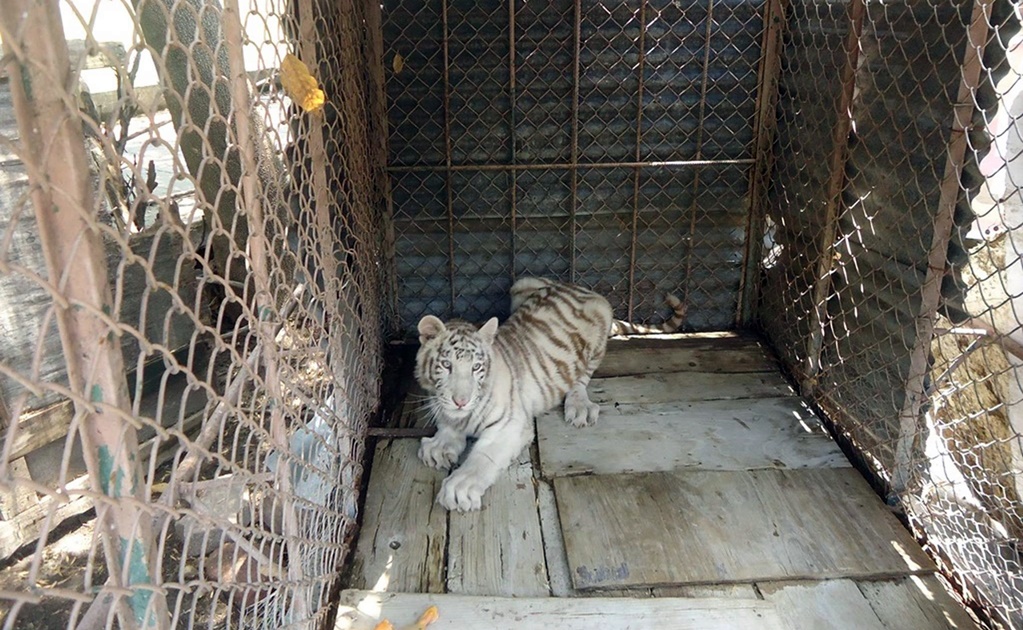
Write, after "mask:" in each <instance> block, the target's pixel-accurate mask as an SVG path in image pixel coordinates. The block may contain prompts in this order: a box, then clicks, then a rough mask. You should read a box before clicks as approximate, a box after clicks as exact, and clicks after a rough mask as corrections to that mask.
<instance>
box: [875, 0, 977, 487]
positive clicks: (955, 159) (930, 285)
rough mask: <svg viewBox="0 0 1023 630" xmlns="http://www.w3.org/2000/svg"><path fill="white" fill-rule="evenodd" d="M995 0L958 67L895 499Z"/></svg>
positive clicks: (911, 440)
mask: <svg viewBox="0 0 1023 630" xmlns="http://www.w3.org/2000/svg"><path fill="white" fill-rule="evenodd" d="M993 2H994V0H977V1H976V3H975V4H974V5H973V15H972V17H971V18H970V27H969V31H968V33H967V39H966V50H965V51H964V55H963V62H962V66H961V73H962V78H961V81H960V83H959V92H958V95H957V96H956V102H955V108H954V109H953V113H952V128H951V133H950V134H949V140H948V154H947V158H946V162H945V172H944V176H943V177H942V180H941V196H940V197H939V199H938V207H937V209H936V212H935V216H934V232H933V234H932V236H931V246H930V250H929V252H928V254H927V275H926V277H925V278H924V283H923V286H922V287H921V289H920V312H919V315H918V316H917V318H916V322H915V325H916V341H915V343H914V346H913V350H912V353H911V354H910V363H909V371H908V372H907V374H908V376H907V382H906V396H905V399H904V402H903V406H902V411H901V412H900V413H899V437H898V442H897V443H896V446H895V466H894V468H893V469H892V482H891V485H892V487H891V492H892V494H893V495H894V496H895V497H900V496H901V495H902V494H903V493H904V492H905V491H906V488H907V486H908V484H909V482H910V477H911V476H912V471H911V470H910V462H911V460H912V458H913V449H914V448H915V445H916V441H917V437H919V433H920V431H919V420H920V414H921V412H922V409H923V404H924V398H925V395H924V382H925V377H926V375H927V373H928V371H929V369H930V367H929V361H928V357H929V356H930V353H931V341H932V339H933V337H934V321H935V319H936V318H937V316H938V306H939V303H940V301H941V281H942V279H943V278H944V277H945V266H946V258H947V255H948V244H949V239H950V238H951V235H952V227H953V225H954V221H953V216H954V214H955V207H956V203H957V202H958V201H959V197H960V194H961V192H962V183H961V181H960V178H961V176H962V172H963V164H964V162H965V156H966V149H967V146H968V143H969V138H968V136H967V131H968V129H969V127H970V123H971V120H972V118H973V112H974V109H975V107H976V102H975V100H974V95H975V94H976V92H977V87H978V86H979V85H980V79H981V70H982V69H983V57H984V47H985V45H986V43H987V34H988V28H989V26H988V25H989V22H990V16H991V5H992V4H993Z"/></svg>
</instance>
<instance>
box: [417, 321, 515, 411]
mask: <svg viewBox="0 0 1023 630" xmlns="http://www.w3.org/2000/svg"><path fill="white" fill-rule="evenodd" d="M496 334H497V318H493V319H491V320H490V321H488V322H487V323H486V324H484V325H483V326H482V327H481V328H480V329H478V330H477V329H476V327H475V326H473V325H472V324H468V323H466V322H449V323H448V324H446V325H445V324H444V322H442V321H441V320H439V319H437V318H436V317H434V316H433V315H427V316H426V317H424V318H423V319H422V320H420V321H419V342H420V344H421V345H420V347H419V352H418V353H417V354H416V380H418V381H419V384H420V385H421V386H422V387H423V389H425V390H426V391H427V392H429V393H430V394H431V397H432V399H431V401H430V405H431V407H433V410H434V411H435V412H442V413H444V414H445V415H447V416H448V417H454V418H457V417H462V416H465V415H468V414H469V413H470V412H471V411H472V410H473V409H474V408H475V407H476V405H477V403H478V402H479V400H480V397H481V395H482V392H483V391H484V386H485V384H486V382H487V378H488V376H489V375H490V364H491V345H492V344H493V341H494V337H495V336H496Z"/></svg>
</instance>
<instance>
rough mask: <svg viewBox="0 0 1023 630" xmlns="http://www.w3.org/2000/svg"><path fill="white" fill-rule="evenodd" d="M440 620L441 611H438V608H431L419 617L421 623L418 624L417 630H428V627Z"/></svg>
mask: <svg viewBox="0 0 1023 630" xmlns="http://www.w3.org/2000/svg"><path fill="white" fill-rule="evenodd" d="M438 618H440V611H439V610H437V607H436V606H430V607H429V608H427V609H426V610H425V611H423V614H421V615H419V621H417V622H416V630H426V626H428V625H430V624H431V623H433V622H434V621H437V619H438Z"/></svg>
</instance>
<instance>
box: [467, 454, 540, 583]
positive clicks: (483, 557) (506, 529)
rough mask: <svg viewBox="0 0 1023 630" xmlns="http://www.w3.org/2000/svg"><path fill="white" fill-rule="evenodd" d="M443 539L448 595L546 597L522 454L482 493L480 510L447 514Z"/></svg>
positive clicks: (529, 471)
mask: <svg viewBox="0 0 1023 630" xmlns="http://www.w3.org/2000/svg"><path fill="white" fill-rule="evenodd" d="M449 536H450V542H449V544H448V553H449V558H448V592H450V593H458V594H462V595H503V596H507V597H545V596H547V595H549V594H550V587H549V585H548V582H547V563H546V562H545V560H544V546H543V536H542V535H541V533H540V518H539V515H538V514H537V497H536V490H535V488H534V485H533V467H532V465H531V464H530V463H529V451H528V450H526V451H523V455H522V456H520V459H519V461H518V462H517V463H515V464H513V465H512V466H511V467H510V468H508V470H506V471H505V472H504V473H502V474H501V476H500V477H499V478H498V480H497V483H495V484H494V485H493V487H491V488H490V489H489V490H487V493H486V495H484V497H483V509H482V510H479V511H476V512H467V513H457V512H452V513H451V515H450V533H449Z"/></svg>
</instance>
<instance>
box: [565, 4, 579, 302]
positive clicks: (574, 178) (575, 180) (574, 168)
mask: <svg viewBox="0 0 1023 630" xmlns="http://www.w3.org/2000/svg"><path fill="white" fill-rule="evenodd" d="M572 15H573V18H572V19H573V23H574V27H573V35H572V42H573V44H572V45H573V52H572V153H571V156H570V157H569V163H570V164H571V172H570V179H571V181H570V184H569V186H570V188H571V197H572V202H571V203H572V205H571V207H570V208H569V209H568V215H569V223H571V226H570V227H571V231H572V236H571V242H570V247H571V257H570V259H569V281H570V282H573V283H574V282H575V276H576V264H575V254H576V246H575V242H576V232H578V229H579V227H578V225H577V222H576V212H577V211H578V208H579V171H578V166H579V50H580V48H581V47H582V20H583V16H582V0H575V2H574V3H573V9H572Z"/></svg>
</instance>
